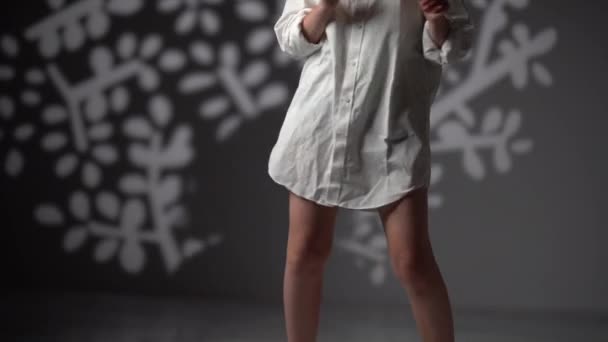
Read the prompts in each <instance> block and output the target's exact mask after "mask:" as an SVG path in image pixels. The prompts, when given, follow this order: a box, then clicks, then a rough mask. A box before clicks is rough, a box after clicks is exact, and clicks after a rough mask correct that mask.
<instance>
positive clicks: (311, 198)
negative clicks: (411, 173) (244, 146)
mask: <svg viewBox="0 0 608 342" xmlns="http://www.w3.org/2000/svg"><path fill="white" fill-rule="evenodd" d="M268 175H269V176H270V178H271V179H272V180H274V181H275V182H276V183H277V184H279V185H281V186H283V187H284V188H286V189H287V190H289V191H290V192H292V193H294V194H295V195H297V196H299V197H302V198H304V199H307V200H309V201H313V202H315V203H317V204H319V205H323V206H326V207H338V208H344V209H351V210H363V211H375V210H377V209H379V208H381V207H383V206H386V205H388V204H391V203H393V202H396V201H399V200H401V199H402V198H403V197H404V196H406V195H407V194H409V193H410V192H412V191H414V190H416V189H419V188H428V186H429V185H428V184H427V183H419V184H413V185H412V186H410V187H408V188H406V189H405V190H402V191H399V192H396V193H393V194H392V195H391V196H389V197H388V198H387V199H385V200H384V201H382V202H379V203H376V204H373V205H355V204H350V202H348V201H347V202H327V201H324V200H322V199H321V198H320V197H318V196H317V197H315V196H311V195H308V194H305V193H304V192H301V191H299V190H296V186H295V185H294V184H293V183H289V182H286V181H282V180H281V179H279V178H278V177H277V176H276V175H274V174H272V173H271V172H270V170H268Z"/></svg>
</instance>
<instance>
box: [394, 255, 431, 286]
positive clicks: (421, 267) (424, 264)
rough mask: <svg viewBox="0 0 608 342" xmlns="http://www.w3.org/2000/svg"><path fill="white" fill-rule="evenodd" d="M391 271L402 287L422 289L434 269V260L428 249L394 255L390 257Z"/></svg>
mask: <svg viewBox="0 0 608 342" xmlns="http://www.w3.org/2000/svg"><path fill="white" fill-rule="evenodd" d="M391 262H392V267H393V271H394V273H395V275H396V277H397V278H398V279H399V281H400V282H401V283H403V284H404V285H407V286H410V287H415V288H424V287H425V286H426V284H427V281H428V280H429V278H430V277H431V276H432V274H433V272H434V271H435V268H436V262H435V258H434V256H433V254H432V251H431V250H430V249H429V248H419V249H416V250H415V251H407V252H402V253H395V254H394V255H392V256H391Z"/></svg>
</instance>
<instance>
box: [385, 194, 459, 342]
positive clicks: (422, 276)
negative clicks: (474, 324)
mask: <svg viewBox="0 0 608 342" xmlns="http://www.w3.org/2000/svg"><path fill="white" fill-rule="evenodd" d="M378 213H379V215H380V218H381V220H382V223H383V225H384V231H385V233H386V236H387V243H388V249H389V254H390V258H391V263H392V267H393V271H394V272H395V274H396V276H397V278H398V279H399V281H400V282H401V284H402V285H403V287H404V288H405V290H406V292H407V295H408V298H409V300H410V303H411V306H412V311H413V314H414V319H415V320H416V326H417V329H418V331H419V333H420V335H421V336H422V340H423V341H424V342H453V341H454V327H453V318H452V312H451V307H450V302H449V298H448V292H447V288H446V286H445V283H444V281H443V278H442V276H441V273H440V270H439V267H438V265H437V262H436V260H435V257H434V255H433V250H432V247H431V243H430V240H429V234H428V202H427V189H426V188H422V189H416V190H414V191H413V192H411V193H409V194H408V195H406V196H405V197H404V198H402V199H401V200H400V201H396V202H394V203H391V204H390V205H387V206H385V207H382V208H379V209H378Z"/></svg>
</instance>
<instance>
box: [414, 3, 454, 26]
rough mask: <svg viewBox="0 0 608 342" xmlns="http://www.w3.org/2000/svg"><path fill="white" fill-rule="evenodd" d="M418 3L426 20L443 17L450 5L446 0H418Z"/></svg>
mask: <svg viewBox="0 0 608 342" xmlns="http://www.w3.org/2000/svg"><path fill="white" fill-rule="evenodd" d="M418 3H419V4H420V8H421V9H422V13H424V17H425V18H426V20H428V21H433V20H435V19H438V18H441V17H443V15H444V14H445V12H446V11H447V10H448V8H449V7H450V4H449V2H448V0H418Z"/></svg>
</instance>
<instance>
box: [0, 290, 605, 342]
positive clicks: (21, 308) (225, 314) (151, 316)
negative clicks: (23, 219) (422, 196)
mask: <svg viewBox="0 0 608 342" xmlns="http://www.w3.org/2000/svg"><path fill="white" fill-rule="evenodd" d="M1 308H2V309H1V312H2V322H3V325H4V328H3V329H2V334H1V336H0V338H1V340H2V341H62V342H72V341H74V342H84V341H86V342H97V341H99V342H102V341H103V342H121V341H130V342H139V341H142V342H143V341H146V342H154V341H163V342H174V341H197V342H200V341H212V342H240V341H242V342H272V341H281V342H285V341H286V338H285V337H284V330H283V329H284V328H283V312H282V307H281V306H277V305H264V304H258V303H255V302H237V301H226V300H204V299H192V298H172V297H171V298H169V297H160V298H159V297H146V296H126V295H101V294H90V293H77V294H76V293H72V294H65V293H53V294H48V293H46V294H40V293H37V294H32V293H24V292H19V293H14V292H12V293H10V294H5V296H4V299H3V305H2V306H1ZM454 317H455V326H456V341H458V342H532V341H535V342H578V341H581V342H608V317H606V316H605V315H604V316H601V315H592V314H580V313H579V314H573V313H561V314H558V313H544V314H543V313H521V312H520V313H504V312H503V313H498V312H463V311H455V316H454ZM317 341H318V342H338V341H340V342H342V341H348V342H359V341H361V342H363V341H365V342H397V341H401V342H405V341H408V342H415V341H421V339H420V337H419V336H418V334H417V332H416V329H415V323H414V320H413V318H412V316H411V313H410V312H407V310H404V309H403V308H402V307H387V306H369V305H350V306H344V305H336V304H331V303H324V304H323V307H322V312H321V326H320V333H319V338H318V340H317Z"/></svg>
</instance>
